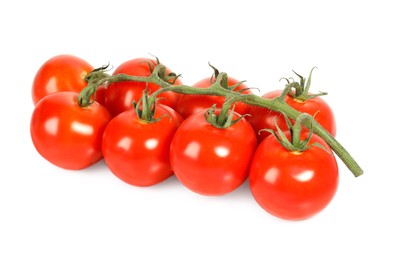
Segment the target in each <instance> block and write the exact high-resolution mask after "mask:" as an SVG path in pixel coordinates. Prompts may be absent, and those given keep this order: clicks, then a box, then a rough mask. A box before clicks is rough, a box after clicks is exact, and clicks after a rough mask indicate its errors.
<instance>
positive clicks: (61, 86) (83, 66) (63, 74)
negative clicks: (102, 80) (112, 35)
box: [32, 55, 101, 105]
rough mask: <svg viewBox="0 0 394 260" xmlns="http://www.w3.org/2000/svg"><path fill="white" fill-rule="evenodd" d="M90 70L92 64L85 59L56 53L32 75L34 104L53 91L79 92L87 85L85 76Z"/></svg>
mask: <svg viewBox="0 0 394 260" xmlns="http://www.w3.org/2000/svg"><path fill="white" fill-rule="evenodd" d="M92 70H93V67H92V65H90V64H89V63H88V62H87V61H85V60H83V59H81V58H79V57H76V56H73V55H57V56H54V57H52V58H50V59H49V60H47V61H46V62H45V63H44V64H43V65H42V66H41V67H40V68H39V70H38V71H37V73H36V75H35V77H34V80H33V85H32V98H33V103H34V105H36V104H37V103H38V101H40V100H41V99H42V98H43V97H45V96H47V95H49V94H52V93H55V92H59V91H72V92H75V93H79V92H80V91H81V90H82V89H83V88H85V87H86V86H87V82H86V81H85V77H86V76H87V75H88V74H89V73H90V72H91V71H92ZM99 98H101V96H100V97H99Z"/></svg>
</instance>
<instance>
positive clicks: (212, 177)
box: [170, 110, 256, 195]
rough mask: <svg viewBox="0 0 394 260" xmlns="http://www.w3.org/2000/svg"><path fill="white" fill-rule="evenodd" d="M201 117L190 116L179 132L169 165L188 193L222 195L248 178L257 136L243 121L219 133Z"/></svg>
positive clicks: (200, 113) (236, 116)
mask: <svg viewBox="0 0 394 260" xmlns="http://www.w3.org/2000/svg"><path fill="white" fill-rule="evenodd" d="M215 112H219V111H218V110H216V111H215ZM204 113H205V111H200V112H197V113H195V114H193V115H191V116H189V117H188V118H187V119H185V121H183V123H182V124H181V126H180V127H179V128H178V130H177V132H176V133H175V135H174V138H173V140H172V143H171V149H170V160H171V165H172V168H173V170H174V174H175V175H176V177H177V178H178V179H179V181H180V182H181V183H183V184H184V185H185V186H186V187H187V188H189V189H190V190H192V191H194V192H197V193H199V194H203V195H223V194H226V193H229V192H231V191H233V190H234V189H236V188H237V187H239V186H240V185H241V184H242V183H243V182H244V181H245V179H246V178H247V176H248V170H249V164H250V160H251V158H252V156H253V152H254V150H255V147H256V136H255V134H254V132H253V128H252V127H251V126H250V125H249V123H248V122H247V121H246V120H245V119H244V118H242V119H241V120H240V121H238V122H237V123H235V124H234V125H232V126H230V127H229V128H225V129H219V128H216V127H214V126H212V125H211V124H209V123H208V122H207V120H206V119H205V117H204ZM234 114H235V118H238V117H239V114H237V113H234Z"/></svg>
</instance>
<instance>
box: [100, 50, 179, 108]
mask: <svg viewBox="0 0 394 260" xmlns="http://www.w3.org/2000/svg"><path fill="white" fill-rule="evenodd" d="M156 65H157V61H155V60H152V59H145V58H138V59H133V60H129V61H126V62H124V63H123V64H121V65H120V66H119V67H117V68H116V69H115V71H114V73H113V75H116V74H128V75H131V76H144V77H147V76H150V75H151V73H152V70H153V69H154V67H155V66H156ZM169 73H171V71H170V70H167V73H166V74H167V75H168V74H169ZM181 84H182V83H181V81H180V80H179V79H176V81H175V82H174V85H181ZM146 88H148V91H149V93H153V92H154V91H156V90H158V89H160V86H158V85H156V84H153V83H149V84H146V83H144V82H132V81H124V82H116V83H112V84H111V85H109V86H108V89H107V90H106V94H105V106H106V107H107V108H108V110H109V111H110V112H111V113H112V115H114V116H115V115H118V114H119V113H121V112H123V111H126V110H128V109H130V108H133V100H134V101H136V102H137V101H138V100H140V98H141V96H142V93H143V91H144V90H145V89H146ZM178 96H179V94H177V93H174V92H171V91H167V92H165V93H162V94H160V95H159V96H158V97H161V99H159V100H158V103H159V104H164V105H167V106H169V107H172V108H175V105H176V103H177V102H178Z"/></svg>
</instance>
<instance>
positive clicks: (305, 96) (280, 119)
mask: <svg viewBox="0 0 394 260" xmlns="http://www.w3.org/2000/svg"><path fill="white" fill-rule="evenodd" d="M312 71H313V69H312ZM312 71H311V72H310V75H309V77H308V79H307V82H306V85H305V78H303V77H302V76H301V75H299V74H297V73H296V75H297V76H299V77H300V82H291V83H290V81H288V84H287V85H286V89H285V90H284V91H283V90H275V91H271V92H268V93H266V94H264V95H263V96H262V97H263V98H267V99H275V98H283V100H284V102H286V103H287V104H288V105H289V106H291V107H292V108H294V109H295V110H298V111H300V112H303V113H308V114H309V115H311V116H313V117H314V118H315V120H316V121H317V122H318V123H319V124H321V125H322V126H323V127H324V128H325V129H326V130H327V131H328V132H329V133H330V134H331V135H332V136H335V134H336V122H335V116H334V113H333V111H332V109H331V107H330V106H329V105H328V104H327V103H326V102H325V101H324V100H323V99H322V98H321V97H320V96H322V95H325V94H327V93H323V92H320V93H318V94H311V93H309V88H310V85H311V79H312ZM283 92H285V93H283ZM248 113H249V114H250V115H251V116H250V117H248V118H247V120H248V121H249V123H250V124H251V125H252V127H253V129H254V130H255V133H256V135H257V139H258V142H259V143H260V142H261V141H262V140H263V139H264V138H266V137H267V136H269V135H270V134H269V133H268V132H266V131H260V130H262V129H272V130H275V129H276V126H275V121H276V123H277V124H278V126H279V127H280V128H282V129H284V128H286V127H287V124H286V120H285V118H284V116H283V115H282V114H281V113H279V112H275V111H272V110H269V109H267V108H264V107H258V106H251V107H250V109H249V112H248Z"/></svg>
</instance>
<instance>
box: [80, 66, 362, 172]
mask: <svg viewBox="0 0 394 260" xmlns="http://www.w3.org/2000/svg"><path fill="white" fill-rule="evenodd" d="M163 70H165V67H164V66H163V65H161V64H159V65H157V66H156V67H155V69H154V71H153V72H152V74H151V75H150V76H149V77H138V76H129V75H125V74H117V75H113V76H108V77H103V78H102V79H100V80H96V81H94V82H92V83H91V82H89V84H88V86H87V87H86V88H85V89H88V88H89V89H90V88H93V89H97V87H98V86H100V85H103V84H106V85H109V84H111V83H114V82H121V81H136V82H149V83H154V84H156V85H159V86H161V87H162V88H161V89H159V90H157V91H155V92H154V93H153V94H152V95H151V96H150V97H149V99H150V100H149V102H148V103H151V102H150V101H151V100H152V99H155V98H156V97H157V96H158V95H159V94H161V93H163V92H165V91H172V92H176V93H179V94H190V95H214V96H224V97H226V98H227V99H233V100H234V101H236V100H239V101H241V102H243V103H246V104H249V105H254V106H261V107H265V108H267V109H270V110H273V111H277V112H280V113H282V114H285V115H287V116H288V117H289V118H291V119H294V120H295V119H296V118H297V117H298V116H299V115H300V114H301V113H300V112H299V111H297V110H295V109H294V108H292V107H290V106H289V105H288V104H287V103H286V102H285V101H284V100H283V97H280V98H275V99H266V98H262V97H259V96H257V95H254V94H247V95H245V94H242V93H238V92H234V91H231V90H230V89H226V88H223V87H222V86H221V85H220V82H221V80H222V79H223V78H224V79H225V78H226V77H227V75H226V74H225V73H219V75H218V76H217V79H216V82H215V83H213V84H212V85H211V86H210V87H209V88H205V89H201V88H194V87H190V86H187V85H176V86H174V85H171V84H169V83H168V82H165V81H164V80H162V79H161V78H160V77H159V73H160V72H162V71H163ZM85 89H84V90H83V91H82V92H81V93H80V96H79V98H78V100H79V104H80V105H81V106H86V105H89V104H90V96H88V95H87V94H86V93H90V94H91V93H94V91H92V90H85ZM311 123H312V124H311ZM302 124H303V125H304V126H305V127H307V128H310V127H311V125H312V128H313V132H314V133H315V134H317V135H319V136H320V137H321V138H322V139H323V140H324V141H325V142H326V143H327V144H328V145H329V146H330V147H331V149H332V150H333V151H334V152H335V153H336V154H337V156H338V157H339V158H340V159H341V160H342V161H343V162H344V164H345V165H346V166H347V167H348V168H349V170H350V171H351V172H352V173H353V175H354V176H356V177H358V176H360V175H362V174H363V170H362V169H361V167H360V166H359V165H358V164H357V162H356V161H355V160H354V158H353V157H352V156H351V155H350V154H349V152H348V151H347V150H346V149H345V148H344V147H343V146H342V145H341V144H340V143H339V142H338V141H337V140H336V139H335V138H334V137H333V136H332V135H331V134H330V133H329V132H328V131H327V130H325V129H324V128H323V127H322V126H321V125H320V124H319V123H318V122H316V121H315V120H314V119H313V118H312V117H310V118H309V119H308V120H303V122H302Z"/></svg>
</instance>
